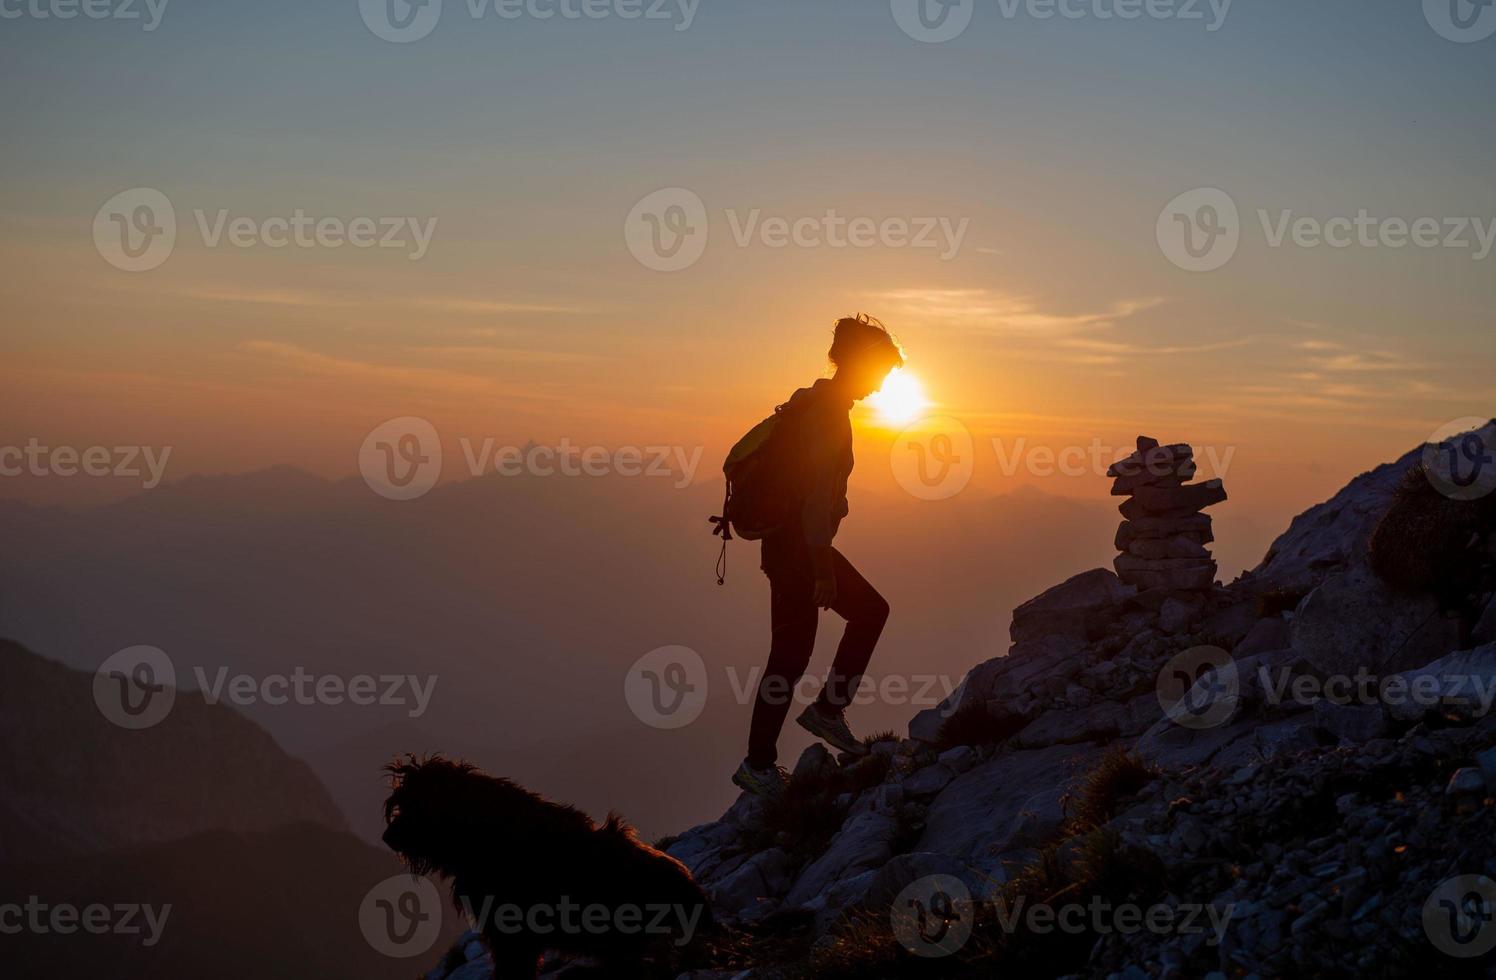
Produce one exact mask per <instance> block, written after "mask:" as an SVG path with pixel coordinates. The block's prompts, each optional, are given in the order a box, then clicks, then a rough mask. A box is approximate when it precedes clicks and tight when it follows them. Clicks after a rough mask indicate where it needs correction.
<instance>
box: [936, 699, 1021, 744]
mask: <svg viewBox="0 0 1496 980" xmlns="http://www.w3.org/2000/svg"><path fill="white" fill-rule="evenodd" d="M1028 723H1029V720H1028V719H1027V718H1024V717H1022V716H1021V715H1015V714H1011V713H1006V712H1001V713H1000V712H995V711H990V710H988V708H987V705H986V704H984V703H983V702H981V701H971V702H968V703H966V704H963V705H962V706H961V707H959V708H957V709H956V710H955V712H954V713H953V714H952V715H951V716H950V717H949V718H947V719H946V720H945V721H944V722H942V723H941V725H940V731H939V732H938V733H937V734H936V736H935V747H936V749H937V750H938V751H941V752H944V751H945V750H946V749H952V748H955V747H956V746H958V745H973V746H976V745H996V744H997V743H998V742H1001V741H1002V740H1003V739H1005V738H1007V737H1008V736H1010V735H1015V734H1017V733H1018V732H1020V731H1022V730H1023V728H1024V727H1025V726H1027V725H1028Z"/></svg>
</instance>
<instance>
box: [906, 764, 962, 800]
mask: <svg viewBox="0 0 1496 980" xmlns="http://www.w3.org/2000/svg"><path fill="white" fill-rule="evenodd" d="M955 778H956V772H955V770H953V769H949V768H947V767H946V766H943V765H940V764H938V763H937V764H936V765H933V766H926V767H925V768H923V769H921V770H919V771H918V772H916V773H915V774H914V775H912V776H910V777H909V778H908V779H906V780H904V783H903V786H904V792H905V793H907V794H908V795H910V796H934V795H935V794H936V793H939V792H940V791H941V790H943V789H945V787H946V786H947V785H948V784H949V783H950V781H951V780H953V779H955Z"/></svg>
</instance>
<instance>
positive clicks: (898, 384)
mask: <svg viewBox="0 0 1496 980" xmlns="http://www.w3.org/2000/svg"><path fill="white" fill-rule="evenodd" d="M867 400H868V404H869V405H871V406H872V407H873V408H874V409H876V410H877V412H878V415H879V417H880V418H882V419H883V421H885V422H889V423H892V424H894V425H903V424H905V423H907V422H912V421H914V420H915V419H916V418H917V417H918V416H919V414H920V412H922V411H924V410H925V409H926V408H928V407H929V405H930V402H929V400H928V399H926V398H925V389H924V386H923V385H921V384H920V383H919V379H918V378H916V377H915V376H914V375H912V374H910V373H909V372H907V371H905V370H903V369H902V368H896V369H894V371H893V372H892V373H891V374H889V376H888V377H887V378H886V379H884V381H883V387H882V388H879V389H878V390H877V391H875V392H873V393H872V394H871V395H869V396H868V399H867Z"/></svg>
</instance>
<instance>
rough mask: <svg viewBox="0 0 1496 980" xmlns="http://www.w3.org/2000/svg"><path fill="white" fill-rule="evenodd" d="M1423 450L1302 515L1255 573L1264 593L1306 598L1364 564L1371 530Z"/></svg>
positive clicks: (1373, 472) (1254, 578) (1354, 482)
mask: <svg viewBox="0 0 1496 980" xmlns="http://www.w3.org/2000/svg"><path fill="white" fill-rule="evenodd" d="M1422 452H1423V450H1422V448H1421V447H1420V448H1418V449H1414V450H1411V451H1410V452H1407V453H1405V454H1404V455H1403V456H1402V457H1401V458H1399V459H1398V460H1397V461H1396V462H1392V463H1385V464H1383V465H1381V466H1378V467H1377V468H1376V469H1374V470H1371V471H1370V472H1367V473H1363V474H1361V475H1360V476H1358V477H1356V478H1355V479H1354V480H1352V481H1351V482H1350V483H1349V484H1347V485H1346V486H1345V488H1344V489H1342V490H1341V491H1340V492H1339V493H1337V494H1335V496H1333V497H1331V498H1330V499H1329V500H1327V501H1325V502H1324V503H1322V504H1316V505H1315V506H1313V507H1311V508H1309V509H1308V510H1306V511H1304V512H1303V513H1302V514H1300V515H1299V516H1298V517H1295V518H1294V519H1293V522H1292V523H1291V524H1289V526H1288V530H1286V531H1284V532H1283V533H1282V534H1280V535H1279V536H1278V538H1277V540H1275V541H1274V542H1273V543H1272V546H1271V547H1269V548H1268V552H1267V556H1266V557H1264V558H1263V559H1262V562H1261V563H1260V564H1259V565H1258V566H1257V567H1256V568H1254V569H1252V572H1251V575H1250V579H1251V581H1252V584H1253V585H1254V586H1255V587H1257V588H1261V589H1269V588H1271V589H1282V590H1285V591H1288V592H1293V593H1304V592H1308V591H1309V590H1310V589H1312V588H1314V587H1315V586H1317V585H1319V583H1320V582H1322V581H1324V579H1325V578H1327V577H1328V576H1330V575H1332V574H1334V573H1336V572H1338V571H1343V570H1345V569H1346V568H1348V567H1349V566H1350V565H1352V564H1355V563H1360V562H1362V561H1364V560H1365V556H1366V551H1367V545H1368V542H1369V541H1370V539H1371V532H1372V529H1373V528H1375V527H1376V524H1377V522H1378V521H1379V520H1381V518H1382V515H1383V514H1384V513H1386V511H1387V508H1388V507H1389V506H1390V505H1391V503H1392V495H1393V492H1394V491H1395V490H1396V488H1397V485H1398V483H1399V482H1401V480H1402V479H1403V475H1404V474H1405V473H1407V471H1408V470H1409V469H1411V468H1412V467H1413V466H1416V465H1418V463H1419V461H1420V458H1421V456H1422Z"/></svg>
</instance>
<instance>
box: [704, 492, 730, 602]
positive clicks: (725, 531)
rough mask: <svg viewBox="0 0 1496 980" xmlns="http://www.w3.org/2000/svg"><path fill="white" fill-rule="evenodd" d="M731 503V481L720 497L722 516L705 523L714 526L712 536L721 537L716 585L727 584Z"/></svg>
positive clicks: (708, 519) (710, 518) (711, 518)
mask: <svg viewBox="0 0 1496 980" xmlns="http://www.w3.org/2000/svg"><path fill="white" fill-rule="evenodd" d="M731 503H732V481H730V480H729V481H728V483H727V492H726V493H725V494H724V495H723V497H722V514H721V515H720V516H718V517H708V518H707V523H708V524H714V525H716V526H715V527H713V528H712V533H713V534H720V535H721V536H722V551H721V552H720V553H719V554H718V555H717V584H718V585H725V584H726V583H727V542H729V541H731V540H732V526H731V522H730V521H729V520H728V517H727V515H728V508H729V505H730V504H731Z"/></svg>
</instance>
